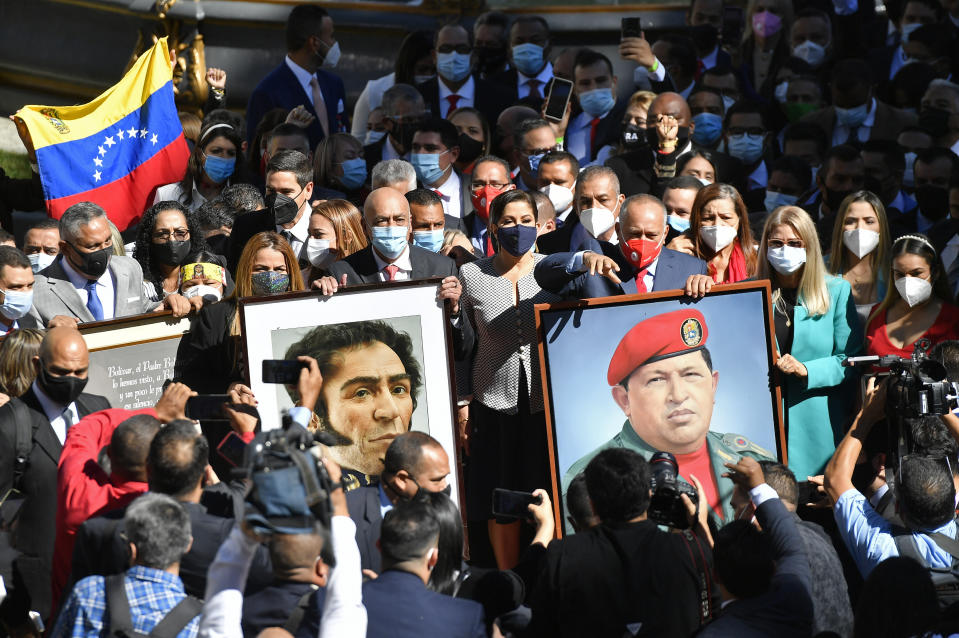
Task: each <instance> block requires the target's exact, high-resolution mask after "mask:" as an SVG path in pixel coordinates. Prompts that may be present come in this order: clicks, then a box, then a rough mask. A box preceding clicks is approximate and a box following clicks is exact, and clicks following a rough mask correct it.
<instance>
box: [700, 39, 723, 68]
mask: <svg viewBox="0 0 959 638" xmlns="http://www.w3.org/2000/svg"><path fill="white" fill-rule="evenodd" d="M717 57H719V45H718V44H717V45H716V46H715V47H714V48H713V50H712V51H710V52H709V53H707V54H706V55H704V56H703V57H701V58H700V59H699V61H700V62H702V63H703V68H704V69H711V68H713V67H714V66H716V58H717Z"/></svg>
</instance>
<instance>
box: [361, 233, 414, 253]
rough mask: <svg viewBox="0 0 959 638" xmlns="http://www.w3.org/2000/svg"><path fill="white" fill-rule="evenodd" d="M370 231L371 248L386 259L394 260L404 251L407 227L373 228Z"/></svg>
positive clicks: (406, 241)
mask: <svg viewBox="0 0 959 638" xmlns="http://www.w3.org/2000/svg"><path fill="white" fill-rule="evenodd" d="M371 230H372V232H371V233H370V234H371V236H372V237H371V239H372V242H373V247H374V248H376V249H377V250H378V251H380V253H381V254H382V255H384V256H386V257H387V258H388V259H396V258H397V257H399V256H400V255H402V254H403V251H404V250H406V246H407V245H408V243H409V242H408V240H407V235H408V233H409V231H410V229H409V228H408V227H407V226H374V227H373V228H372V229H371Z"/></svg>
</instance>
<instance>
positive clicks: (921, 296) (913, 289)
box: [896, 277, 932, 308]
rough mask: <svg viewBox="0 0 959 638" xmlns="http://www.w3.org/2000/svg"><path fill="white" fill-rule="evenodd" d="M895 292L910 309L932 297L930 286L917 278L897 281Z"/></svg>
mask: <svg viewBox="0 0 959 638" xmlns="http://www.w3.org/2000/svg"><path fill="white" fill-rule="evenodd" d="M896 290H897V291H899V296H900V297H902V298H903V299H905V300H906V303H907V304H909V307H910V308H914V307H916V306H918V305H919V304H921V303H923V302H924V301H926V300H928V299H929V297H931V296H932V284H931V283H929V282H928V281H926V280H925V279H921V278H919V277H903V278H902V279H897V280H896Z"/></svg>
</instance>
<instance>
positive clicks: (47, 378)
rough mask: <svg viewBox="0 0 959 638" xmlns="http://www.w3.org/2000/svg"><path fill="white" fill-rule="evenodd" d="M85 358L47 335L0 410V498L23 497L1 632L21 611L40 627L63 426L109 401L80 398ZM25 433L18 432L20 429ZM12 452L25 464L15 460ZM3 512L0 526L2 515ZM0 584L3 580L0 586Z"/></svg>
mask: <svg viewBox="0 0 959 638" xmlns="http://www.w3.org/2000/svg"><path fill="white" fill-rule="evenodd" d="M89 364H90V359H89V353H88V351H87V346H86V343H85V342H84V340H83V337H82V336H80V333H79V332H78V331H77V330H75V329H74V328H67V327H61V328H52V329H51V330H49V331H48V332H47V334H46V335H45V336H44V338H43V341H42V342H41V344H40V353H39V355H38V356H36V357H34V359H33V362H32V365H33V366H34V367H35V368H36V371H37V373H38V376H37V380H36V381H34V382H33V385H32V386H31V387H30V389H29V390H28V391H27V393H26V394H24V395H23V396H22V397H20V398H19V399H12V400H11V401H10V402H9V403H7V404H6V405H4V406H3V407H0V494H3V495H6V494H7V493H8V491H9V490H10V489H17V490H19V491H20V493H21V494H22V495H23V499H22V501H21V502H20V507H19V511H18V512H16V519H15V521H16V522H15V524H14V525H15V526H14V527H13V531H12V532H11V534H10V537H9V542H10V545H11V547H12V549H13V550H14V551H15V553H16V559H15V561H14V563H13V569H12V581H9V582H7V583H6V585H7V589H8V590H12V591H9V593H8V596H7V598H6V600H5V601H4V602H3V606H2V608H0V616H2V618H3V620H4V622H6V623H7V624H8V626H9V627H17V626H19V625H22V624H23V623H25V622H27V612H28V611H30V610H35V611H38V612H40V616H41V618H43V619H44V620H47V619H48V618H49V614H50V612H51V611H52V610H51V609H50V593H51V592H50V578H51V569H52V564H53V546H54V539H55V535H56V508H57V463H58V461H59V459H60V452H61V450H62V449H63V441H64V440H65V438H66V431H67V429H68V428H69V427H70V425H72V424H74V423H76V422H78V421H79V420H80V419H81V418H83V417H85V416H86V415H88V414H91V413H93V412H97V411H99V410H105V409H107V408H109V407H110V404H109V402H108V401H107V400H106V399H105V398H103V397H101V396H95V395H92V394H85V393H83V387H84V386H85V385H86V381H87V371H88V368H89ZM24 426H25V427H24ZM18 447H19V448H22V449H23V450H24V451H25V453H26V461H25V462H24V463H20V462H18V461H17V458H18V456H19V453H18V451H17V450H18ZM14 505H16V504H15V503H12V502H11V503H8V504H6V505H5V506H4V519H5V522H8V521H7V514H8V508H10V507H11V506H14ZM5 580H6V579H5Z"/></svg>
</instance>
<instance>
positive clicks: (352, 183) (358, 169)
mask: <svg viewBox="0 0 959 638" xmlns="http://www.w3.org/2000/svg"><path fill="white" fill-rule="evenodd" d="M340 166H342V167H343V177H340V178H339V180H340V183H341V184H343V186H345V187H346V189H347V190H356V189H357V188H359V187H360V186H362V185H363V182H365V181H366V160H365V159H363V158H362V157H356V158H353V159H349V160H346V161H345V162H343V163H342V164H341V165H340Z"/></svg>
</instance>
